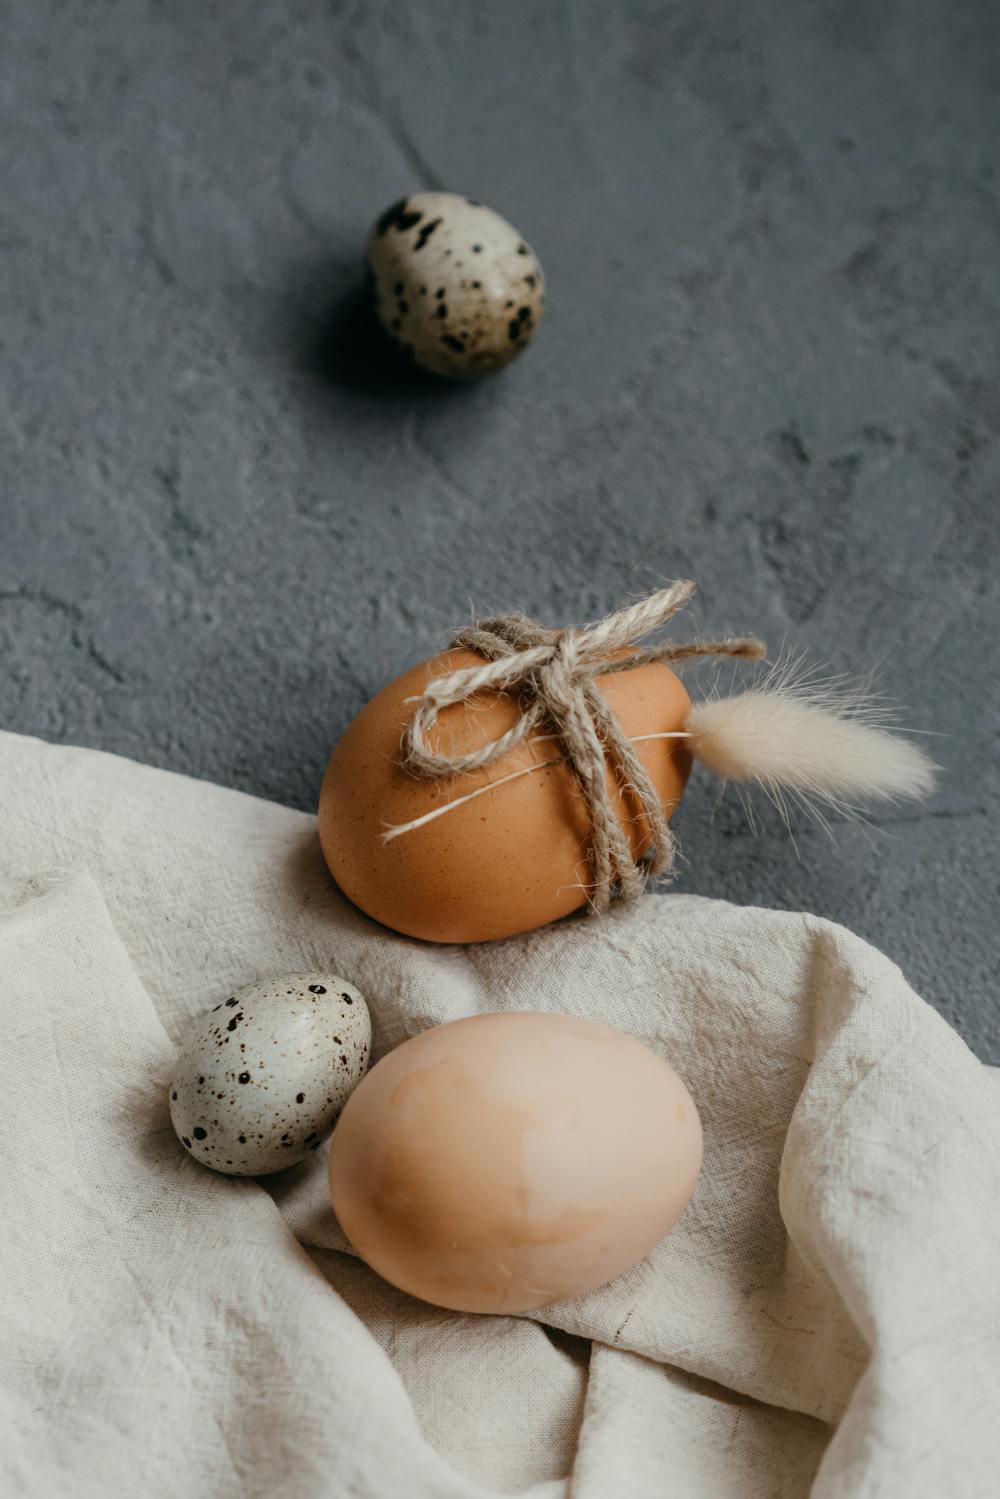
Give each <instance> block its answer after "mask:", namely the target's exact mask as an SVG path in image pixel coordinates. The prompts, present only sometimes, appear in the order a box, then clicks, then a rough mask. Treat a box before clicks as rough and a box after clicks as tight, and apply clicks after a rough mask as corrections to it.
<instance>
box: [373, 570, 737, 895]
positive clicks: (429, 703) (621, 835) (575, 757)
mask: <svg viewBox="0 0 1000 1499" xmlns="http://www.w3.org/2000/svg"><path fill="white" fill-rule="evenodd" d="M694 591H695V584H694V583H691V582H687V581H682V582H677V583H671V584H670V586H669V587H667V588H663V589H660V590H658V591H657V592H656V593H651V594H649V595H647V597H646V598H644V599H640V600H639V601H638V603H635V604H631V605H629V607H628V608H626V609H619V610H617V611H616V612H615V613H613V614H609V615H607V617H606V618H605V619H602V620H598V621H597V622H596V623H594V624H590V625H584V626H583V627H582V628H579V629H567V630H547V629H545V628H544V626H542V625H539V624H537V623H536V622H535V621H534V620H532V619H528V618H527V617H526V616H525V615H523V614H503V615H499V616H498V617H497V618H495V619H487V620H481V621H479V622H478V623H477V624H474V625H470V626H468V627H466V628H465V629H462V630H459V631H458V632H457V633H456V634H455V635H454V636H453V637H452V645H453V646H462V647H464V648H465V649H466V650H470V651H475V652H476V653H477V654H478V655H480V656H483V657H485V660H484V663H483V665H482V666H470V667H465V668H462V669H460V670H458V671H453V672H448V673H447V675H445V676H441V677H435V678H433V679H432V680H431V681H430V682H428V684H427V686H426V687H425V688H424V691H423V694H422V696H421V697H420V698H419V699H417V707H416V710H415V712H414V714H413V718H412V720H411V721H410V723H409V725H408V727H407V729H406V732H405V735H404V738H403V752H404V758H405V763H406V766H407V768H408V769H409V770H411V771H412V772H413V773H414V774H415V775H418V776H428V777H433V778H442V777H446V776H459V775H464V774H465V773H467V772H468V771H472V770H482V769H484V768H485V767H486V766H488V765H493V764H494V763H495V762H496V761H498V760H500V759H502V758H503V756H504V755H507V754H509V753H510V751H511V750H513V749H516V748H517V746H518V745H520V744H523V743H524V742H525V740H527V739H528V738H529V736H530V735H532V734H533V733H534V731H535V730H536V729H539V728H540V727H541V726H542V725H549V726H551V728H552V729H553V730H554V731H555V734H554V737H555V738H557V739H558V740H559V742H560V744H561V746H562V750H563V757H564V758H565V760H566V762H567V763H568V764H569V765H570V766H571V768H572V770H573V772H574V773H575V775H576V777H577V779H578V781H579V782H580V786H581V788H582V790H583V794H584V797H585V799H586V803H587V810H588V812H589V814H590V822H591V829H592V853H591V859H592V864H593V886H592V889H591V891H590V898H591V904H592V907H593V909H594V910H596V911H603V910H605V909H606V908H607V906H608V904H609V902H610V901H611V899H612V898H613V896H614V895H615V893H617V894H618V895H619V896H620V897H621V898H623V899H625V900H632V899H634V898H635V897H636V896H637V895H639V894H641V892H642V890H643V888H644V885H645V881H646V878H647V876H648V875H650V874H652V875H658V874H663V873H664V872H665V871H666V870H667V869H669V868H670V866H671V864H672V863H673V857H674V839H673V835H672V834H671V832H670V829H669V827H668V826H667V819H666V815H665V814H664V810H663V807H662V806H661V804H660V799H659V797H658V796H657V794H656V789H655V787H654V786H653V783H652V781H651V780H650V778H649V776H648V774H647V772H646V770H645V768H644V766H643V764H642V761H641V760H640V759H639V756H638V754H637V753H636V750H635V747H634V745H633V743H632V742H631V740H630V739H628V738H627V737H626V735H625V734H624V733H623V732H622V729H621V726H620V724H619V723H618V720H617V718H616V717H615V715H614V713H613V712H612V711H611V709H610V707H609V706H608V703H607V700H606V699H605V698H604V696H603V694H602V693H601V692H600V690H599V689H598V687H597V684H596V681H595V678H597V677H600V676H607V675H608V674H609V673H611V672H619V671H634V670H635V668H636V667H637V666H645V665H646V664H647V662H650V661H684V660H687V659H689V658H691V657H695V656H735V657H742V658H744V659H746V660H756V659H759V658H760V657H761V656H762V655H763V654H764V646H763V645H762V643H761V642H760V641H759V640H756V639H754V638H753V637H752V636H747V637H731V638H728V639H724V640H707V641H690V642H687V643H684V644H677V643H674V642H667V643H665V644H662V645H652V646H645V647H643V648H640V649H637V650H633V651H631V652H630V653H629V654H628V655H626V656H618V657H616V655H615V653H616V652H618V651H621V650H622V649H623V648H625V647H628V646H634V645H635V643H636V642H637V641H640V640H642V639H644V637H646V636H647V635H650V634H651V633H652V632H653V631H654V630H658V629H660V628H661V626H663V625H665V624H666V622H667V620H669V619H671V618H672V616H673V615H674V614H676V613H677V611H678V610H679V609H682V608H683V607H684V605H685V604H686V603H687V602H688V600H689V599H690V598H691V596H692V594H693V593H694ZM485 691H490V692H512V693H515V694H516V695H517V696H518V697H519V699H520V701H521V705H522V708H521V716H520V718H519V719H518V721H517V723H515V724H514V726H513V727H512V728H510V729H508V730H507V732H506V733H505V734H501V735H500V736H499V738H497V739H493V740H491V741H490V742H489V743H488V744H484V745H483V746H481V748H479V749H475V750H470V751H468V753H466V754H463V755H446V754H442V753H441V752H440V751H438V750H436V749H434V748H433V747H432V746H431V743H430V734H431V731H432V729H433V728H434V725H435V723H436V722H437V718H438V715H439V713H440V712H441V710H442V709H443V708H448V707H451V706H452V705H453V704H455V703H464V702H468V701H469V700H470V698H473V697H475V696H476V694H477V693H481V692H485ZM608 767H610V768H611V770H612V772H613V776H612V780H613V782H615V781H616V782H617V783H618V784H619V785H621V786H627V787H628V788H629V789H630V790H631V791H632V792H634V794H635V796H636V798H637V799H638V802H639V805H640V807H641V809H642V815H643V818H644V819H645V821H646V823H647V825H648V828H649V853H648V854H647V855H645V856H644V857H643V858H642V859H640V860H636V859H635V858H634V857H633V854H632V848H631V844H630V842H629V837H628V832H627V830H626V828H625V827H624V826H623V825H622V822H621V819H620V817H619V815H618V814H617V813H616V811H615V808H614V804H613V802H612V797H611V793H610V792H609V789H608V783H607V778H606V770H607V768H608ZM531 768H540V767H531ZM486 789H488V788H485V787H484V788H483V790H486ZM458 800H465V798H464V797H463V798H459V799H458ZM456 804H457V802H456ZM449 805H451V804H449ZM441 810H444V809H441ZM424 820H425V819H418V821H424ZM411 826H412V825H411V824H407V826H406V827H405V828H396V829H392V830H391V832H390V833H389V834H388V835H387V836H395V835H396V834H399V833H402V832H406V831H408V830H409V828H410V827H411Z"/></svg>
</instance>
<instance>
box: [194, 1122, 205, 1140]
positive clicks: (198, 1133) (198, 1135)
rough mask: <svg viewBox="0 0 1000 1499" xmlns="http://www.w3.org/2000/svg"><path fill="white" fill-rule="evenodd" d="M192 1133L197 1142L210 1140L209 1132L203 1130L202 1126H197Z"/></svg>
mask: <svg viewBox="0 0 1000 1499" xmlns="http://www.w3.org/2000/svg"><path fill="white" fill-rule="evenodd" d="M191 1133H192V1134H193V1135H194V1137H195V1139H196V1140H205V1139H207V1138H208V1130H206V1129H202V1127H201V1125H200V1124H199V1125H197V1126H196V1128H195V1129H193V1130H192V1131H191Z"/></svg>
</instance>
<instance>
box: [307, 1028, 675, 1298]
mask: <svg viewBox="0 0 1000 1499" xmlns="http://www.w3.org/2000/svg"><path fill="white" fill-rule="evenodd" d="M701 1155H702V1135H701V1124H700V1122H699V1119H698V1112H697V1110H696V1108H695V1106H694V1102H693V1100H692V1098H691V1095H690V1094H689V1093H688V1091H687V1089H686V1088H685V1086H684V1084H683V1082H682V1081H681V1079H680V1078H679V1077H678V1076H677V1074H676V1072H674V1070H673V1068H671V1067H669V1066H668V1065H667V1063H666V1062H664V1061H662V1060H661V1059H660V1057H658V1056H657V1055H656V1054H655V1053H654V1052H652V1051H650V1050H649V1049H648V1048H647V1047H645V1046H643V1045H642V1044H641V1043H640V1042H638V1041H636V1040H635V1039H634V1038H633V1037H632V1036H627V1035H624V1034H622V1032H620V1031H614V1030H610V1029H609V1028H608V1027H606V1026H603V1025H594V1024H592V1023H591V1022H590V1021H586V1020H576V1019H573V1018H572V1017H570V1016H568V1015H538V1014H524V1013H516V1012H515V1013H511V1014H502V1015H477V1016H474V1017H473V1018H471V1019H468V1020H456V1021H454V1022H453V1023H451V1024H450V1025H439V1026H436V1027H434V1028H433V1029H432V1030H429V1031H425V1032H424V1033H423V1034H422V1035H420V1036H416V1037H414V1038H413V1040H411V1041H407V1042H405V1043H404V1044H403V1045H402V1046H399V1047H397V1048H396V1050H395V1051H393V1052H390V1053H389V1055H388V1056H387V1057H384V1058H383V1059H382V1061H380V1062H379V1063H378V1065H377V1066H376V1067H374V1068H373V1069H372V1071H371V1072H370V1073H369V1074H368V1076H367V1077H366V1078H365V1079H364V1081H363V1082H362V1083H360V1084H359V1086H358V1087H357V1088H356V1089H355V1091H354V1093H353V1094H352V1095H351V1097H350V1099H349V1100H348V1102H347V1105H346V1107H345V1108H344V1112H343V1113H342V1115H341V1116H340V1121H339V1123H338V1124H337V1127H336V1129H335V1130H334V1134H333V1141H332V1144H331V1147H330V1194H331V1201H332V1203H333V1208H334V1211H335V1212H336V1214H337V1217H338V1219H339V1221H340V1225H341V1227H342V1228H343V1230H344V1232H345V1233H346V1235H347V1237H348V1238H349V1239H350V1241H351V1243H352V1244H353V1245H354V1247H355V1249H356V1250H357V1251H358V1253H359V1254H360V1255H361V1257H362V1259H364V1260H365V1261H366V1262H367V1263H368V1264H369V1265H370V1266H371V1267H372V1269H373V1270H377V1271H378V1273H379V1274H380V1275H382V1276H384V1277H385V1279H386V1280H388V1281H391V1282H392V1284H393V1285H395V1286H398V1287H400V1289H401V1290H404V1291H408V1292H409V1293H410V1295H412V1296H419V1297H420V1298H421V1299H422V1300H424V1301H430V1302H433V1303H434V1304H435V1305H437V1306H444V1307H451V1308H453V1309H454V1310H456V1311H467V1312H523V1311H528V1310H530V1309H531V1308H533V1307H539V1306H545V1305H546V1304H547V1303H548V1302H551V1301H561V1300H564V1299H566V1298H567V1297H571V1296H578V1295H581V1294H582V1293H583V1292H585V1291H590V1290H593V1289H594V1288H595V1287H597V1286H601V1285H604V1284H605V1283H606V1282H607V1281H610V1280H613V1279H615V1277H616V1276H618V1275H621V1274H622V1273H623V1272H624V1271H625V1270H627V1269H629V1267H630V1266H632V1265H634V1264H636V1263H637V1262H638V1261H639V1260H641V1259H642V1258H643V1257H644V1256H645V1255H647V1254H648V1253H649V1251H650V1250H651V1249H652V1248H653V1247H654V1245H656V1244H658V1243H659V1241H660V1239H662V1238H663V1236H664V1235H665V1234H666V1233H668V1232H669V1231H670V1229H671V1228H672V1227H673V1226H674V1224H675V1223H676V1222H677V1219H678V1218H679V1217H680V1215H681V1213H682V1212H683V1211H684V1208H685V1206H686V1205H687V1202H688V1199H689V1197H690V1196H691V1193H692V1191H693V1190H694V1185H695V1182H696V1181H697V1179H698V1172H699V1170H700V1168H701Z"/></svg>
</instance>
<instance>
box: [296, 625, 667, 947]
mask: <svg viewBox="0 0 1000 1499" xmlns="http://www.w3.org/2000/svg"><path fill="white" fill-rule="evenodd" d="M479 661H480V657H478V656H476V655H474V654H473V653H472V652H471V651H465V650H452V651H446V652H444V653H443V654H442V655H440V656H435V657H432V658H431V659H430V660H429V661H424V662H421V664H420V665H419V666H415V667H414V668H413V669H412V671H409V672H407V673H406V674H405V675H404V676H402V677H400V678H399V679H398V680H397V681H395V682H393V683H391V684H390V685H389V686H388V687H386V688H384V689H383V691H382V692H380V693H379V694H378V696H377V697H375V698H373V699H372V701H371V702H370V703H369V704H368V705H367V707H365V708H363V709H362V710H361V712H360V713H359V714H358V716H357V718H355V720H354V722H353V723H352V724H350V725H349V727H348V728H347V730H346V732H345V734H344V736H343V738H342V739H341V741H340V743H339V744H338V745H337V747H336V749H335V750H334V753H333V756H332V758H331V760H330V763H329V766H328V767H327V771H326V775H325V777H324V780H323V787H322V791H321V793H320V804H319V830H320V839H321V841H322V845H323V852H324V854H325V856H326V861H327V864H328V865H329V867H330V871H331V873H332V875H333V877H334V879H335V880H336V881H337V883H338V885H339V886H340V888H341V889H342V890H343V892H344V893H345V895H347V896H348V897H349V898H350V899H351V900H352V901H354V903H355V904H356V905H358V906H360V907H361V909H362V910H363V911H365V912H367V914H368V915H369V916H372V917H374V918H375V920H376V921H381V922H382V923H384V925H386V926H389V927H392V928H394V929H395V930H396V931H398V932H404V933H406V934H407V935H408V936H412V937H421V938H423V939H425V940H426V941H431V942H482V941H489V940H492V939H495V938H498V937H509V936H511V935H512V934H513V933H515V932H526V931H530V930H531V929H532V928H534V927H539V926H544V925H545V924H546V923H547V922H549V921H554V920H556V919H557V918H558V917H560V916H565V915H566V914H567V913H568V912H570V911H575V910H577V909H579V908H580V907H581V906H583V905H584V904H585V903H586V900H587V895H588V890H589V889H590V887H591V885H592V882H593V869H592V866H591V861H590V851H589V843H590V819H589V816H588V813H587V808H586V804H585V802H584V800H583V796H582V792H581V790H580V787H579V784H578V782H577V779H576V777H575V776H574V774H573V772H572V771H571V770H570V768H569V767H568V765H566V764H565V763H564V762H560V763H556V764H550V765H546V767H545V768H544V769H542V770H537V771H534V772H533V773H532V774H531V775H525V776H521V777H520V778H519V779H518V780H515V781H509V782H508V783H507V784H506V785H504V786H499V787H497V789H496V791H493V792H488V793H487V794H485V795H482V796H478V797H476V798H475V799H474V800H472V801H468V802H466V803H465V804H464V805H463V806H460V807H455V808H454V809H453V810H451V811H449V812H447V813H446V814H445V815H444V816H441V817H438V818H436V819H435V820H434V821H433V822H429V823H426V824H425V825H424V826H423V827H420V828H416V829H414V830H413V831H412V832H409V833H406V834H404V835H403V836H402V837H399V838H394V839H393V840H392V841H391V842H389V843H386V842H385V841H384V840H383V837H382V835H383V833H384V832H385V830H386V828H387V827H391V826H393V825H397V826H398V825H400V824H403V823H406V822H410V821H412V820H413V819H414V818H417V817H421V816H423V815H424V814H425V813H427V812H428V811H430V810H431V809H433V808H434V807H437V806H441V805H443V804H444V803H445V802H449V801H452V800H454V799H455V798H456V797H458V796H462V795H464V794H465V793H466V792H468V791H470V790H472V789H474V788H476V787H478V786H484V785H489V784H490V783H493V782H496V781H499V780H500V779H501V778H502V777H503V776H505V775H507V774H509V773H510V772H511V771H512V770H516V769H518V768H520V767H521V766H525V765H531V764H541V763H543V762H544V761H547V760H551V759H552V757H553V756H554V755H558V753H559V749H558V745H557V744H556V743H555V742H554V741H553V740H551V739H549V740H545V739H541V738H535V739H533V740H531V741H529V742H526V743H525V744H524V745H522V746H520V747H519V748H517V749H515V750H512V751H511V752H510V753H509V754H508V755H506V756H504V757H503V758H502V759H500V760H498V761H497V762H496V763H495V764H493V765H491V766H489V767H488V768H486V769H484V770H480V771H474V772H471V773H470V774H468V775H463V776H460V777H456V778H455V779H449V780H443V781H442V780H429V779H425V778H421V777H416V776H413V775H411V774H409V773H408V772H407V771H406V770H404V769H403V768H402V765H401V763H400V761H401V754H400V743H401V740H402V736H403V732H404V730H405V728H406V726H407V724H408V723H409V721H410V718H411V716H412V714H413V702H412V699H413V698H415V697H417V696H419V694H420V693H421V692H422V690H423V688H424V686H425V684H426V683H427V681H428V680H429V679H430V678H431V677H432V676H435V675H440V674H441V673H443V672H447V671H451V670H454V669H455V668H458V667H464V666H471V665H474V664H477V663H478V662H479ZM597 685H598V687H599V688H600V690H601V692H602V693H603V694H604V696H605V698H606V699H607V701H608V703H609V705H610V706H611V708H612V709H613V711H614V712H615V713H616V714H617V717H618V720H619V723H620V724H621V726H622V729H623V730H624V732H625V733H626V734H627V735H629V736H630V737H633V738H634V737H635V736H636V735H641V734H654V733H667V732H671V733H675V732H677V731H678V730H681V729H682V728H683V725H684V721H685V719H686V718H687V715H688V712H689V711H690V708H691V700H690V698H689V697H688V695H687V692H686V691H685V689H684V685H683V683H682V682H681V681H680V679H679V677H677V676H676V675H675V674H674V672H672V671H671V670H670V669H669V667H667V666H665V665H663V664H662V663H660V662H652V663H650V664H648V665H646V666H639V667H636V668H635V669H634V670H632V671H622V672H616V673H612V674H611V675H609V676H604V677H599V678H598V679H597ZM519 712H520V709H519V707H518V704H517V701H516V700H515V699H514V698H513V697H511V696H510V695H508V694H504V693H490V694H484V695H482V696H481V697H480V698H477V699H476V700H475V701H474V702H472V703H469V704H455V705H454V706H452V707H450V708H446V709H445V710H444V711H443V713H442V714H441V716H440V718H439V720H438V726H439V727H438V739H437V743H438V744H439V745H440V747H441V748H442V749H444V750H445V751H446V752H448V753H461V752H464V751H466V750H468V749H471V748H473V747H474V746H478V745H481V744H484V743H486V742H487V741H489V740H492V739H495V738H497V737H498V736H499V735H500V734H502V733H504V732H505V731H506V730H507V729H509V728H510V727H511V726H512V724H513V723H514V722H515V721H516V719H517V717H518V715H519ZM635 748H636V752H637V754H638V756H639V759H640V760H641V761H642V764H643V765H644V766H645V768H646V771H647V772H648V774H649V776H650V778H651V779H652V782H653V785H654V786H655V788H656V790H657V793H658V794H659V796H660V800H661V802H662V804H663V806H664V808H665V809H666V810H667V812H668V815H669V813H670V812H672V811H673V808H674V807H675V806H676V804H677V802H678V801H679V800H680V797H681V795H682V793H683V790H684V786H685V784H686V782H687V778H688V773H689V771H690V768H691V756H690V753H689V751H688V749H687V744H686V741H685V740H683V739H646V740H643V741H640V742H637V743H636V746H635ZM608 784H609V787H610V789H611V793H612V797H613V800H614V803H615V805H616V807H617V808H618V810H619V813H620V814H621V816H622V817H623V819H624V821H625V823H626V825H627V826H628V829H629V832H630V837H631V842H632V847H633V851H634V852H635V853H636V854H639V853H641V852H642V851H643V850H644V849H645V848H646V846H647V845H648V841H649V828H648V824H647V823H646V821H645V819H644V818H643V816H642V814H641V809H640V808H639V806H638V803H637V801H636V799H635V797H634V795H632V794H630V793H627V792H625V791H624V790H623V789H622V788H621V786H620V785H619V784H618V783H617V781H616V780H615V779H614V778H613V776H612V775H611V773H610V772H609V773H608Z"/></svg>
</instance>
